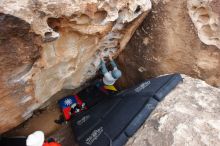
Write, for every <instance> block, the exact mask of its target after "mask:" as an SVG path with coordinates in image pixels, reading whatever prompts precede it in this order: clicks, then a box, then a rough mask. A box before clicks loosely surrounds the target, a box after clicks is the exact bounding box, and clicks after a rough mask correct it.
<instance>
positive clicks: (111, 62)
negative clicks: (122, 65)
mask: <svg viewBox="0 0 220 146" xmlns="http://www.w3.org/2000/svg"><path fill="white" fill-rule="evenodd" d="M110 64H111V66H112V68H113V69H117V68H118V67H117V65H116V63H115V61H114V60H111V61H110Z"/></svg>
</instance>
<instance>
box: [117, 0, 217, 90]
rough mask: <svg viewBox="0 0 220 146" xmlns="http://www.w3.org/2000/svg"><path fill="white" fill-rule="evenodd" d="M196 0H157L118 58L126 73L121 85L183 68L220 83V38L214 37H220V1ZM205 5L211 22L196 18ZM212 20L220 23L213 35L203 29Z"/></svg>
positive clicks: (207, 79) (211, 81) (190, 74)
mask: <svg viewBox="0 0 220 146" xmlns="http://www.w3.org/2000/svg"><path fill="white" fill-rule="evenodd" d="M194 2H198V1H196V0H154V1H153V4H152V5H153V7H152V11H151V12H150V13H149V14H148V16H147V17H146V19H145V20H144V22H143V23H142V24H141V26H140V27H139V28H138V29H137V31H136V32H135V34H134V35H133V37H132V39H131V40H130V42H129V43H128V44H127V46H126V49H125V50H124V51H123V53H122V54H120V56H119V58H118V62H119V64H120V68H121V69H122V71H123V75H124V76H123V77H122V79H121V80H120V82H119V83H118V84H119V85H120V86H123V87H127V86H129V85H132V84H135V83H137V82H140V81H141V80H143V79H146V78H150V77H153V76H158V75H161V74H167V73H173V72H180V73H184V74H187V75H189V76H192V77H195V78H200V79H202V80H205V81H206V82H207V83H209V84H211V85H213V86H216V87H220V69H219V68H220V49H219V46H218V41H213V40H211V39H214V40H218V38H219V32H220V31H217V30H219V28H220V27H219V23H218V20H219V16H220V12H219V9H220V1H218V0H213V1H209V2H207V1H205V0H199V2H200V3H199V4H198V6H197V7H193V6H192V4H194ZM196 4H197V3H196ZM200 5H201V6H200ZM191 7H193V8H191ZM192 9H193V11H194V13H193V12H192ZM201 9H202V10H204V13H206V15H208V16H207V17H209V19H208V18H207V20H206V21H207V24H205V23H203V22H200V20H198V21H195V20H197V19H198V17H199V16H201V15H202V13H200V10H201ZM191 18H192V19H191ZM217 18H218V19H217ZM212 24H214V25H215V26H216V27H217V28H216V30H215V31H214V30H210V32H211V34H212V35H208V34H206V33H203V32H202V30H201V29H202V27H203V26H207V27H209V26H210V27H211V25H212ZM198 25H200V26H199V27H198ZM200 39H201V40H200ZM207 41H208V42H207ZM203 42H204V43H203Z"/></svg>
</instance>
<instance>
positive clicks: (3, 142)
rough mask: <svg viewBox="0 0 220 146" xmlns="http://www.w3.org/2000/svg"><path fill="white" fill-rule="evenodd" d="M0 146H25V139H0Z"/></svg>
mask: <svg viewBox="0 0 220 146" xmlns="http://www.w3.org/2000/svg"><path fill="white" fill-rule="evenodd" d="M0 146H26V137H15V138H5V137H2V138H0Z"/></svg>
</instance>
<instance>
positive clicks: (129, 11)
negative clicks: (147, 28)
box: [0, 0, 151, 133]
mask: <svg viewBox="0 0 220 146" xmlns="http://www.w3.org/2000/svg"><path fill="white" fill-rule="evenodd" d="M150 8H151V2H150V0H134V1H133V0H121V1H118V0H110V1H109V0H104V1H103V0H102V1H101V0H87V1H82V0H75V1H73V0H63V1H59V0H52V1H51V0H50V1H49V0H41V1H38V0H19V1H15V0H1V1H0V54H1V56H0V60H1V62H0V71H1V73H0V81H1V84H0V93H1V95H0V116H1V119H0V133H1V132H4V131H6V130H8V129H10V128H12V127H14V126H16V125H18V124H19V123H21V122H23V121H24V120H25V119H27V118H28V117H30V116H31V115H32V112H33V110H35V109H37V108H38V107H39V106H41V105H42V104H43V103H45V102H46V101H47V100H48V99H49V98H50V97H51V96H52V95H54V94H55V93H56V92H58V91H60V90H61V89H74V88H76V87H79V86H80V85H81V84H82V83H83V82H85V81H86V80H87V79H89V78H91V77H92V76H93V75H94V74H95V72H96V70H97V66H98V64H99V60H98V59H97V51H98V50H101V51H104V53H105V54H108V53H109V52H110V51H112V52H116V51H120V50H121V49H123V47H124V46H125V44H126V43H127V42H128V40H129V39H130V37H131V35H132V34H133V32H134V30H135V29H136V28H137V26H138V25H139V24H140V22H141V20H143V18H144V17H145V16H146V14H147V12H148V11H149V10H150ZM140 15H141V16H140ZM138 16H140V17H138ZM137 17H138V18H137ZM135 18H137V19H136V20H135V21H133V20H134V19H135ZM132 21H133V22H132ZM114 47H117V48H119V50H117V49H114ZM106 48H107V49H106Z"/></svg>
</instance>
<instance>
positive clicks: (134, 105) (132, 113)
mask: <svg viewBox="0 0 220 146" xmlns="http://www.w3.org/2000/svg"><path fill="white" fill-rule="evenodd" d="M180 81H182V77H181V76H180V74H170V75H164V76H159V77H157V78H153V79H150V80H146V81H144V82H142V83H140V84H138V85H136V86H135V87H132V88H129V89H126V90H124V91H121V92H119V93H117V94H115V95H111V96H106V97H105V96H103V98H102V99H101V100H99V102H98V103H97V104H95V105H94V106H92V107H90V108H89V109H88V110H87V111H84V112H82V113H79V114H77V115H75V116H74V117H72V119H71V126H72V129H73V132H74V135H75V136H76V140H77V141H78V142H79V145H80V146H122V145H124V144H125V143H126V141H127V140H128V138H129V137H131V136H132V135H133V134H134V133H135V132H136V131H137V130H138V128H139V127H140V126H141V125H142V124H143V123H144V121H145V120H146V119H147V118H148V116H149V115H150V113H151V112H152V111H153V110H154V109H155V107H156V106H157V104H158V103H159V102H161V101H162V100H163V98H164V97H165V96H166V95H167V94H168V93H169V92H170V91H171V90H172V89H173V88H175V86H176V85H177V84H178V83H179V82H180Z"/></svg>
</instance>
